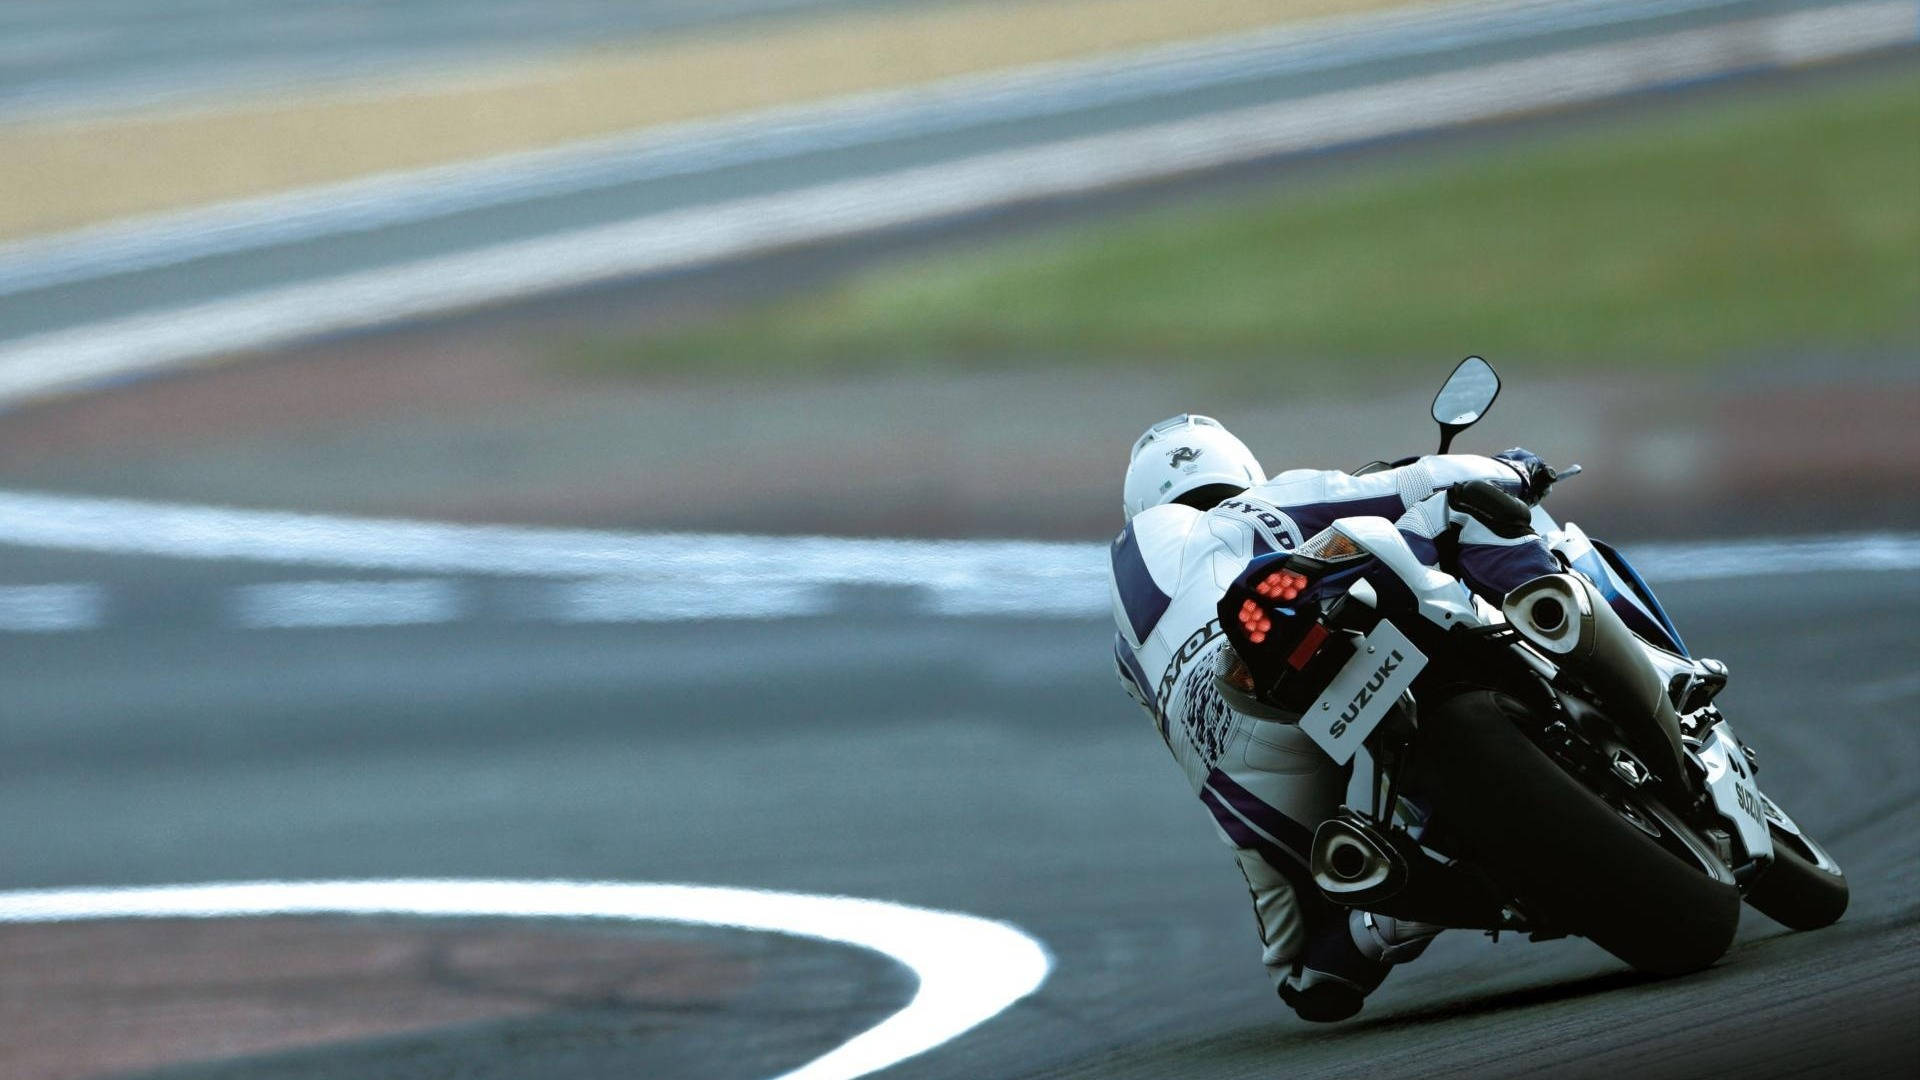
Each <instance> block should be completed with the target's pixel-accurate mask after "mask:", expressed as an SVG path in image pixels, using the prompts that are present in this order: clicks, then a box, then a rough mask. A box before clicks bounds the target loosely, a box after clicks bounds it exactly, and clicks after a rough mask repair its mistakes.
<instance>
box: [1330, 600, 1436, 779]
mask: <svg viewBox="0 0 1920 1080" xmlns="http://www.w3.org/2000/svg"><path fill="white" fill-rule="evenodd" d="M1356 644H1357V648H1356V649H1355V650H1354V654H1353V658H1352V659H1351V660H1348V661H1347V664H1346V666H1345V667H1343V668H1341V669H1340V674H1338V675H1335V676H1334V677H1333V682H1332V683H1330V684H1329V685H1328V686H1327V690H1326V693H1324V694H1321V695H1320V700H1318V701H1316V702H1314V703H1313V707H1312V708H1310V709H1308V710H1307V713H1306V715H1305V716H1302V717H1301V718H1300V730H1302V731H1304V732H1306V733H1307V734H1308V735H1309V736H1310V737H1311V738H1312V739H1313V741H1314V742H1317V743H1319V744H1320V749H1322V750H1325V751H1326V752H1327V756H1328V757H1331V758H1332V759H1333V760H1334V762H1335V763H1336V764H1340V765H1345V764H1346V763H1347V762H1349V761H1351V760H1353V753H1354V751H1355V750H1358V749H1359V748H1360V744H1361V743H1364V742H1366V741H1367V736H1368V735H1371V734H1373V729H1374V727H1376V726H1377V725H1378V724H1379V723H1380V720H1381V718H1382V717H1384V716H1386V715H1387V710H1388V709H1391V708H1393V703H1394V702H1395V701H1397V700H1399V698H1400V695H1401V693H1402V692H1403V691H1405V690H1406V688H1407V687H1409V686H1411V685H1413V677H1414V676H1415V675H1418V674H1419V673H1420V669H1421V668H1423V667H1426V666H1427V655H1426V654H1425V653H1423V652H1421V651H1420V650H1419V649H1416V648H1414V647H1413V643H1412V642H1410V641H1408V640H1407V636H1406V635H1405V634H1402V633H1401V632H1400V629H1399V628H1398V627H1396V626H1394V625H1393V624H1392V623H1390V622H1386V621H1384V620H1382V621H1381V623H1380V625H1379V626H1376V627H1374V628H1373V633H1371V634H1368V635H1367V636H1366V637H1364V638H1362V639H1360V641H1359V642H1357V643H1356Z"/></svg>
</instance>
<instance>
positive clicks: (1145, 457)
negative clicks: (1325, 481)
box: [1121, 413, 1267, 521]
mask: <svg viewBox="0 0 1920 1080" xmlns="http://www.w3.org/2000/svg"><path fill="white" fill-rule="evenodd" d="M1266 479H1267V476H1266V473H1264V472H1261V471H1260V462H1259V460H1258V459H1256V458H1255V457H1254V456H1253V451H1251V450H1249V449H1247V444H1246V443H1243V442H1241V441H1240V440H1239V439H1236V438H1234V437H1233V433H1232V432H1230V431H1228V430H1227V429H1226V428H1224V427H1221V426H1220V421H1218V420H1215V419H1214V418H1213V417H1211V416H1196V415H1194V414H1192V413H1181V414H1180V415H1179V416H1171V417H1168V418H1167V419H1165V420H1162V421H1160V422H1159V423H1157V424H1155V425H1153V426H1152V427H1150V428H1148V429H1147V433H1146V434H1145V435H1142V436H1140V438H1139V441H1137V442H1135V443H1134V444H1133V457H1132V459H1131V460H1129V461H1128V462H1127V481H1126V484H1125V485H1123V486H1122V488H1121V499H1122V502H1123V504H1124V509H1125V510H1126V515H1127V520H1129V521H1131V520H1133V515H1135V514H1137V513H1139V512H1140V511H1142V510H1145V509H1147V508H1148V507H1152V506H1159V505H1160V504H1161V503H1169V502H1172V501H1174V500H1175V499H1178V498H1179V497H1181V496H1182V495H1185V494H1188V493H1189V492H1192V491H1195V490H1197V489H1199V488H1203V487H1208V486H1211V485H1214V484H1225V485H1229V486H1231V487H1233V488H1235V489H1236V490H1244V489H1246V488H1250V487H1253V486H1254V485H1255V484H1262V483H1265V482H1266Z"/></svg>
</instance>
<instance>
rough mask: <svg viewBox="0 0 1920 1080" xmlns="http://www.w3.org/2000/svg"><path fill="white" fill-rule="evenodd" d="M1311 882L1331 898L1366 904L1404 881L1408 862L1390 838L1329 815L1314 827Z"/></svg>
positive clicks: (1388, 892)
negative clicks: (1395, 848)
mask: <svg viewBox="0 0 1920 1080" xmlns="http://www.w3.org/2000/svg"><path fill="white" fill-rule="evenodd" d="M1310 869H1311V871H1312V873H1313V883H1314V884H1315V885H1318V886H1320V891H1321V892H1324V893H1326V894H1327V895H1328V896H1329V897H1331V898H1332V899H1334V900H1336V901H1338V902H1339V903H1342V904H1347V905H1349V906H1352V907H1366V906H1367V905H1368V904H1371V903H1377V902H1379V901H1381V900H1384V899H1386V898H1387V897H1389V896H1392V895H1393V894H1395V893H1397V892H1399V891H1400V890H1401V889H1403V888H1405V887H1406V884H1407V861H1406V860H1405V859H1404V858H1402V857H1401V856H1400V853H1399V852H1398V851H1396V850H1394V847H1393V844H1392V842H1391V841H1389V840H1387V839H1386V838H1385V837H1383V836H1381V835H1380V834H1379V832H1378V831H1376V830H1375V829H1373V828H1372V827H1370V826H1368V825H1365V824H1362V823H1361V822H1358V821H1354V820H1352V819H1350V818H1329V819H1327V820H1326V821H1324V822H1322V823H1321V824H1320V827H1319V828H1318V829H1316V830H1314V834H1313V858H1312V859H1311V861H1310Z"/></svg>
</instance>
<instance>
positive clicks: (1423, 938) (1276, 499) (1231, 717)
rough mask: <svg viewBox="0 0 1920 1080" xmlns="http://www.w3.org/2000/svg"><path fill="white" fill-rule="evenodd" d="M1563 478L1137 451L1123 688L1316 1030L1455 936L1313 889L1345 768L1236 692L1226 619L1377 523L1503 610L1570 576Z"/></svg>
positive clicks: (1187, 445)
mask: <svg viewBox="0 0 1920 1080" xmlns="http://www.w3.org/2000/svg"><path fill="white" fill-rule="evenodd" d="M1554 479H1555V474H1554V472H1553V470H1551V469H1550V468H1548V467H1547V466H1546V464H1545V463H1544V462H1542V461H1541V460H1540V458H1539V457H1538V456H1536V455H1534V454H1533V453H1531V452H1530V451H1527V450H1523V449H1518V448H1516V449H1513V450H1507V451H1504V452H1502V453H1500V454H1497V455H1495V456H1493V457H1480V456H1478V455H1472V454H1441V455H1431V456H1427V457H1422V458H1418V459H1416V460H1414V461H1411V462H1409V463H1406V464H1402V465H1401V466H1400V467H1398V468H1384V467H1382V468H1379V469H1377V470H1374V471H1367V470H1363V471H1362V473H1361V474H1360V475H1353V474H1348V473H1345V472H1340V471H1337V470H1322V469H1295V470H1290V471H1287V472H1283V473H1281V474H1279V475H1278V476H1275V477H1273V478H1272V479H1268V478H1267V477H1266V475H1265V474H1264V473H1263V472H1262V470H1261V468H1260V463H1259V461H1258V460H1256V459H1255V457H1254V455H1253V453H1252V452H1251V451H1250V450H1248V449H1247V447H1246V445H1245V444H1244V443H1242V442H1241V441H1240V440H1239V439H1237V438H1235V437H1234V436H1233V435H1232V434H1231V433H1229V432H1228V431H1227V430H1226V428H1224V427H1222V426H1221V425H1220V423H1219V422H1218V421H1215V420H1213V419H1211V418H1209V417H1205V416H1195V415H1180V416H1175V417H1172V418H1170V419H1168V420H1164V421H1162V422H1160V423H1158V424H1155V425H1153V427H1151V428H1149V429H1148V430H1147V432H1146V433H1145V434H1144V435H1142V436H1141V437H1140V439H1139V441H1138V442H1136V443H1135V444H1134V447H1133V453H1132V457H1131V459H1130V461H1129V463H1128V467H1127V475H1126V482H1125V486H1124V502H1125V513H1126V527H1125V529H1124V530H1122V531H1121V533H1120V535H1119V536H1118V537H1117V538H1115V540H1114V542H1113V545H1112V549H1111V575H1112V577H1111V592H1112V600H1113V614H1114V621H1115V624H1116V628H1117V632H1116V634H1115V642H1114V658H1115V663H1116V666H1117V667H1118V670H1119V675H1120V682H1121V684H1122V685H1123V686H1124V687H1125V688H1126V690H1127V692H1128V694H1129V695H1131V696H1132V697H1133V698H1134V700H1135V701H1137V702H1138V703H1139V704H1140V705H1141V706H1142V707H1143V708H1144V709H1145V710H1146V711H1147V713H1148V715H1149V716H1150V717H1151V718H1152V720H1153V722H1154V725H1155V727H1156V728H1157V729H1158V730H1159V732H1160V735H1161V737H1162V738H1163V739H1164V740H1165V742H1166V744H1167V746H1168V748H1169V749H1170V750H1172V752H1173V756H1174V758H1175V760H1177V761H1178V762H1179V764H1180V767H1181V768H1182V770H1184V771H1185V772H1186V774H1187V779H1188V781H1189V782H1190V783H1191V784H1192V786H1193V789H1194V791H1195V792H1196V793H1197V794H1198V795H1199V797H1200V799H1201V801H1202V802H1203V803H1205V804H1206V807H1207V809H1208V810H1209V811H1210V812H1211V813H1212V815H1213V819H1214V822H1215V824H1216V826H1217V827H1218V830H1219V833H1220V835H1221V837H1222V838H1223V839H1224V840H1225V841H1226V842H1227V844H1228V845H1229V846H1230V847H1231V848H1232V849H1233V853H1234V858H1235V859H1236V861H1237V862H1238V863H1239V866H1240V871H1241V873H1242V875H1244V876H1245V878H1246V882H1247V887H1248V889H1249V891H1250V892H1251V893H1252V897H1253V908H1254V916H1255V919H1256V922H1257V925H1258V929H1259V933H1260V940H1261V943H1262V944H1263V946H1264V950H1265V951H1264V954H1263V957H1262V958H1263V960H1264V962H1265V964H1266V968H1267V972H1268V975H1269V976H1270V977H1271V978H1272V980H1273V983H1274V986H1275V989H1276V990H1277V991H1278V993H1279V995H1280V997H1281V999H1282V1000H1283V1001H1285V1002H1286V1003H1287V1004H1288V1005H1290V1006H1291V1007H1292V1008H1293V1009H1294V1011H1295V1012H1296V1013H1298V1014H1299V1015H1300V1016H1301V1017H1302V1018H1304V1019H1307V1020H1321V1021H1329V1020H1341V1019H1345V1018H1347V1017H1349V1016H1352V1015H1353V1014H1354V1013H1356V1012H1358V1011H1359V1009H1360V1006H1361V1004H1362V1002H1363V1000H1364V999H1365V997H1366V995H1367V994H1369V993H1371V992H1372V991H1373V990H1374V989H1375V988H1376V987H1377V986H1379V985H1380V982H1381V980H1382V979H1384V978H1385V977H1386V974H1387V971H1388V969H1389V968H1390V967H1391V966H1392V965H1393V964H1396V963H1400V962H1404V961H1406V960H1410V959H1412V958H1413V957H1415V956H1417V955H1419V954H1420V953H1421V952H1422V951H1424V950H1425V948H1426V946H1427V944H1428V943H1429V942H1430V941H1431V940H1432V938H1433V935H1434V934H1436V933H1438V932H1439V931H1438V928H1437V927H1432V926H1426V925H1422V924H1416V923H1411V922H1408V921H1405V920H1395V919H1392V918H1389V917H1386V916H1380V915H1373V914H1370V913H1367V912H1361V911H1349V910H1348V909H1346V908H1342V907H1339V906H1337V905H1335V904H1333V903H1332V902H1331V901H1329V900H1327V899H1325V898H1324V897H1323V896H1322V895H1321V893H1320V891H1319V890H1318V889H1317V888H1316V887H1315V886H1314V885H1313V883H1312V880H1311V879H1310V878H1309V877H1308V872H1307V867H1308V861H1307V860H1308V854H1309V851H1310V847H1311V842H1312V837H1313V831H1314V829H1315V827H1316V826H1318V825H1319V824H1320V823H1321V822H1322V821H1325V820H1326V819H1328V818H1329V817H1331V816H1333V814H1334V812H1335V810H1336V809H1337V808H1338V807H1339V805H1340V803H1341V802H1342V801H1343V798H1344V796H1345V793H1346V778H1345V775H1344V773H1345V771H1344V769H1343V768H1342V767H1340V766H1337V765H1335V764H1334V763H1333V761H1332V760H1331V759H1330V758H1328V757H1327V756H1326V755H1325V754H1323V753H1322V752H1321V751H1320V749H1319V748H1318V746H1316V745H1315V744H1314V743H1313V741H1312V740H1311V739H1310V738H1308V737H1307V736H1306V735H1305V734H1304V733H1303V732H1301V730H1300V729H1299V727H1298V726H1296V725H1295V724H1293V723H1291V722H1290V720H1291V719H1292V718H1291V717H1287V716H1285V715H1284V714H1280V713H1277V712H1276V711H1274V710H1272V709H1270V708H1268V707H1266V706H1264V705H1263V704H1262V703H1260V702H1259V701H1257V700H1255V699H1253V698H1252V696H1251V695H1249V694H1246V693H1244V692H1236V685H1237V684H1236V680H1235V679H1234V678H1233V675H1234V672H1233V667H1234V665H1235V664H1236V663H1237V657H1236V656H1235V655H1234V654H1233V652H1232V650H1231V649H1230V648H1229V647H1228V644H1227V639H1226V637H1225V636H1224V635H1223V634H1222V632H1221V629H1220V624H1219V621H1218V619H1217V617H1216V610H1215V607H1216V605H1217V604H1218V602H1219V600H1220V598H1221V596H1222V595H1224V593H1225V592H1226V589H1227V586H1228V585H1229V584H1231V583H1232V582H1233V580H1234V579H1235V577H1236V576H1238V575H1239V573H1240V572H1241V570H1243V569H1244V568H1245V566H1246V565H1247V563H1248V562H1249V561H1250V560H1252V559H1254V558H1256V557H1258V556H1260V555H1265V554H1268V553H1271V552H1274V551H1284V550H1290V549H1292V548H1294V547H1296V546H1297V545H1299V544H1300V543H1301V542H1302V541H1304V540H1305V539H1307V538H1308V537H1311V536H1312V535H1314V534H1315V533H1317V532H1319V531H1320V530H1322V529H1324V528H1326V527H1327V525H1328V524H1330V523H1331V522H1333V521H1334V520H1335V519H1337V518H1342V517H1354V516H1362V515H1366V516H1378V517H1384V518H1387V519H1389V520H1392V521H1394V522H1395V524H1396V526H1397V527H1398V529H1399V531H1400V533H1401V535H1402V536H1403V537H1404V538H1405V539H1406V541H1407V543H1408V544H1409V545H1410V546H1411V547H1412V549H1413V551H1414V553H1415V554H1416V555H1418V556H1419V557H1420V558H1421V559H1422V561H1424V562H1426V563H1427V564H1428V565H1438V564H1439V562H1440V552H1441V550H1442V548H1445V549H1446V550H1447V551H1448V556H1449V562H1450V563H1451V564H1452V565H1451V567H1450V569H1452V570H1456V571H1457V572H1458V573H1459V575H1460V576H1461V577H1462V579H1463V580H1464V581H1465V582H1466V583H1467V585H1468V586H1469V587H1470V588H1472V589H1473V590H1474V591H1476V592H1477V593H1479V594H1481V595H1482V596H1485V597H1486V598H1487V599H1488V600H1490V601H1492V602H1494V603H1498V602H1499V600H1500V598H1501V597H1502V596H1503V595H1504V594H1505V593H1506V592H1507V591H1508V590H1510V589H1512V588H1514V587H1515V586H1517V585H1520V584H1521V583H1523V582H1525V581H1528V580H1529V579H1532V578H1534V577H1537V576H1539V575H1541V574H1549V573H1559V572H1561V571H1562V569H1563V568H1562V567H1561V565H1560V563H1559V562H1558V561H1557V560H1556V559H1555V558H1554V556H1553V554H1552V552H1551V551H1550V550H1549V549H1548V547H1547V545H1546V543H1545V542H1544V541H1543V540H1542V539H1541V537H1540V536H1539V535H1538V533H1537V532H1536V531H1535V529H1534V528H1533V525H1534V517H1535V515H1537V514H1539V513H1540V512H1539V511H1538V510H1537V509H1535V508H1536V507H1537V504H1538V503H1539V501H1540V498H1541V497H1542V496H1543V495H1544V494H1545V493H1546V489H1547V488H1548V487H1549V486H1550V485H1551V484H1552V483H1553V480H1554ZM1542 521H1543V522H1544V521H1545V519H1544V517H1542ZM1548 527H1550V526H1548ZM1622 615H1623V617H1625V618H1627V620H1628V624H1629V625H1630V626H1632V625H1636V624H1638V623H1642V622H1643V621H1647V620H1650V619H1651V616H1650V615H1647V614H1646V613H1645V612H1643V611H1640V610H1632V611H1625V610H1623V611H1622Z"/></svg>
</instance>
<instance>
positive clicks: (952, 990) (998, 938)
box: [0, 879, 1052, 1080]
mask: <svg viewBox="0 0 1920 1080" xmlns="http://www.w3.org/2000/svg"><path fill="white" fill-rule="evenodd" d="M266 915H420V916H433V917H475V918H517V919H619V920H626V921H638V922H676V923H687V924H692V925H697V926H714V927H724V928H729V929H739V930H759V931H765V932H769V933H776V934H788V935H792V936H796V937H806V938H815V939H818V940H822V941H831V942H837V943H840V944H845V945H853V946H858V947H860V948H863V949H871V950H873V951H875V952H878V953H880V954H882V955H884V956H887V957H890V958H892V959H893V960H896V961H898V962H899V963H901V964H903V965H905V966H906V967H907V968H908V969H909V970H911V971H912V972H913V973H914V975H915V976H916V977H917V978H918V979H919V981H920V985H919V988H918V989H917V990H915V992H914V995H913V1000H912V1001H910V1002H908V1004H907V1006H906V1007H905V1008H903V1009H901V1010H900V1011H899V1012H896V1013H894V1014H893V1015H892V1016H889V1017H887V1018H886V1019H885V1020H883V1021H881V1022H880V1024H879V1025H877V1026H875V1027H873V1028H871V1029H869V1030H867V1031H865V1032H863V1033H861V1034H860V1035H857V1036H855V1037H854V1038H853V1039H851V1040H849V1041H848V1042H846V1043H844V1044H842V1045H841V1046H840V1047H838V1048H837V1049H835V1050H832V1051H830V1052H829V1053H827V1054H826V1055H825V1056H823V1057H820V1058H816V1059H815V1060H813V1061H811V1062H808V1063H807V1064H805V1065H803V1066H801V1067H800V1068H797V1069H794V1070H792V1071H791V1072H787V1073H783V1074H781V1075H780V1076H779V1077H778V1078H777V1080H852V1078H853V1077H859V1076H865V1075H867V1074H868V1073H872V1072H877V1071H879V1070H881V1069H884V1068H886V1067H888V1066H890V1065H894V1064H897V1063H899V1062H901V1061H905V1060H906V1059H908V1058H910V1057H914V1056H916V1055H918V1054H922V1053H925V1052H926V1051H928V1050H931V1049H933V1048H934V1047H937V1046H939V1045H941V1044H942V1043H945V1042H948V1041H950V1040H952V1039H954V1038H956V1037H957V1036H959V1035H962V1034H964V1033H965V1032H967V1031H969V1030H971V1029H972V1028H974V1027H977V1026H979V1025H980V1024H982V1023H985V1022H986V1021H987V1020H990V1019H992V1018H993V1017H995V1016H997V1015H999V1014H1000V1013H1001V1012H1003V1011H1005V1010H1006V1009H1007V1008H1008V1007H1009V1006H1011V1005H1013V1004H1014V1003H1015V1002H1017V1001H1019V1000H1020V999H1021V998H1024V997H1026V996H1027V995H1028V994H1031V993H1033V992H1034V991H1035V990H1037V989H1039V988H1040V985H1041V984H1042V983H1043V982H1045V981H1046V978H1047V973H1048V971H1049V970H1050V968H1051V967H1052V961H1051V960H1050V959H1049V958H1048V956H1047V952H1046V949H1045V948H1044V947H1042V946H1041V944H1040V943H1039V942H1038V941H1035V940H1034V939H1033V938H1031V937H1028V936H1027V935H1026V934H1024V933H1022V932H1021V931H1020V930H1018V929H1016V928H1014V927H1012V926H1010V925H1008V924H1006V923H1002V922H994V921H991V920H988V919H982V918H978V917H976V916H972V915H962V914H958V913H956V912H950V911H934V910H930V909H927V908H916V907H908V906H906V905H904V904H891V903H885V902H883V901H879V900H860V899H854V898H851V897H844V896H812V895H806V894H802V893H783V892H767V891H762V890H758V889H729V888H718V887H712V886H699V885H655V884H631V883H624V882H598V881H467V880H436V879H398V880H390V881H259V882H231V883H215V884H207V885H165V886H158V887H150V888H124V889H113V888H107V889H66V890H32V891H23V892H7V893H0V923H56V922H74V921H81V920H96V919H181V918H185V919H224V918H247V917H257V916H266Z"/></svg>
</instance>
